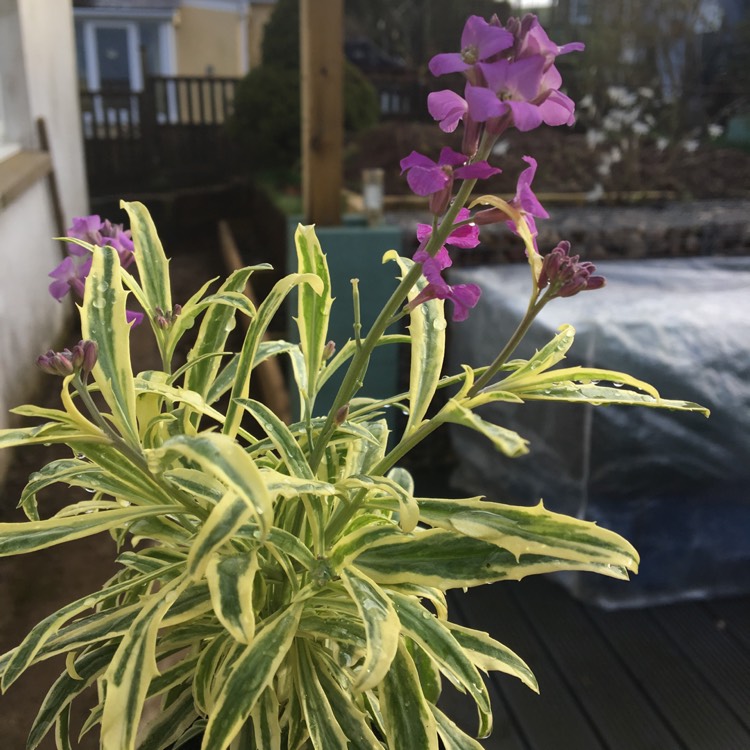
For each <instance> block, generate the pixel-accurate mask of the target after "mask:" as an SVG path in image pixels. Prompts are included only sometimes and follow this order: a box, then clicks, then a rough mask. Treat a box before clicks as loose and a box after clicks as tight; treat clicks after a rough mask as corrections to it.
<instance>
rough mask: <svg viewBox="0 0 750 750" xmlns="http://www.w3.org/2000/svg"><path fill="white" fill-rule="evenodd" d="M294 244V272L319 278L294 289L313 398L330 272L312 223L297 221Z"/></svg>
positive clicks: (325, 323)
mask: <svg viewBox="0 0 750 750" xmlns="http://www.w3.org/2000/svg"><path fill="white" fill-rule="evenodd" d="M294 244H295V247H296V249H297V270H298V272H299V273H300V274H313V275H315V276H316V277H317V278H318V279H320V285H319V289H317V290H316V289H313V287H311V286H307V285H305V286H302V287H300V288H299V290H298V292H297V295H298V296H297V328H298V329H299V336H300V348H301V349H302V353H303V354H304V356H305V365H306V368H305V369H306V370H307V382H308V392H309V396H310V397H311V398H314V397H315V393H316V388H317V386H316V379H317V375H318V371H319V370H320V367H321V365H322V364H323V349H324V348H325V345H326V341H327V337H328V320H329V318H330V315H331V305H332V304H333V297H332V296H331V276H330V274H329V272H328V263H327V262H326V256H325V255H324V254H323V250H322V248H321V247H320V242H319V241H318V238H317V237H316V235H315V227H314V226H303V225H302V224H299V225H298V226H297V230H296V231H295V233H294ZM305 416H311V415H305Z"/></svg>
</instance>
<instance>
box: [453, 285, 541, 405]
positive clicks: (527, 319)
mask: <svg viewBox="0 0 750 750" xmlns="http://www.w3.org/2000/svg"><path fill="white" fill-rule="evenodd" d="M548 301H549V298H548V296H547V295H544V296H543V297H542V298H541V299H539V297H538V295H532V296H531V299H530V300H529V306H528V307H527V308H526V314H525V315H524V316H523V319H522V320H521V322H520V323H519V324H518V328H516V330H515V332H514V333H513V335H512V336H511V337H510V338H509V339H508V343H507V344H505V346H504V347H503V349H502V351H501V352H500V354H498V355H497V357H495V359H494V360H493V362H492V364H491V365H490V366H489V367H488V368H487V369H486V370H485V371H484V373H483V374H482V375H481V376H480V377H479V379H478V380H477V381H476V382H475V383H474V385H473V386H472V387H471V388H470V390H469V392H468V393H467V397H468V398H472V397H473V396H476V395H477V393H479V391H480V390H482V388H484V387H485V386H486V385H488V384H489V382H490V381H491V380H492V378H494V377H495V375H497V373H498V372H500V368H501V367H502V366H503V365H504V364H505V363H506V362H507V361H508V358H509V357H510V355H511V354H513V352H514V351H515V350H516V347H517V346H518V345H519V344H520V343H521V340H522V339H523V337H524V336H525V335H526V332H527V331H528V330H529V327H530V326H531V324H532V323H533V322H534V318H536V316H537V315H539V313H540V312H541V310H542V308H543V307H544V306H545V305H546V304H547V302H548Z"/></svg>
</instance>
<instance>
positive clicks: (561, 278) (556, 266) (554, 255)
mask: <svg viewBox="0 0 750 750" xmlns="http://www.w3.org/2000/svg"><path fill="white" fill-rule="evenodd" d="M595 271H596V266H595V265H594V264H593V263H589V262H588V261H581V260H580V256H578V255H570V242H568V241H566V240H563V241H562V242H560V243H559V244H558V245H557V247H555V248H554V249H553V250H551V251H550V252H549V253H548V254H547V255H546V256H545V258H544V261H543V263H542V270H541V271H540V273H539V279H538V280H537V287H538V288H539V289H540V290H542V289H544V288H546V287H547V286H549V292H548V295H549V298H550V299H552V298H554V297H572V296H573V295H574V294H578V292H583V291H587V290H593V289H601V288H602V287H603V286H604V284H605V283H606V282H605V279H604V277H603V276H594V275H593V274H594V272H595Z"/></svg>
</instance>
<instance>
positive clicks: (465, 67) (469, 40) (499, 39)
mask: <svg viewBox="0 0 750 750" xmlns="http://www.w3.org/2000/svg"><path fill="white" fill-rule="evenodd" d="M513 42H514V37H513V34H511V33H510V32H509V31H506V30H505V29H503V28H502V27H501V26H499V25H494V24H490V23H487V21H485V20H484V18H482V17H481V16H469V18H468V19H467V21H466V24H465V25H464V30H463V33H462V34H461V51H460V52H447V53H444V54H441V55H435V57H433V58H432V60H430V64H429V68H430V72H431V73H432V75H434V76H442V75H445V74H446V73H466V75H467V77H469V79H470V80H471V79H472V77H473V76H472V74H473V69H474V66H475V65H476V64H477V63H478V62H482V61H484V60H487V59H489V58H490V57H493V56H494V55H497V54H498V53H499V52H502V51H503V50H505V49H507V48H508V47H510V46H511V45H512V44H513Z"/></svg>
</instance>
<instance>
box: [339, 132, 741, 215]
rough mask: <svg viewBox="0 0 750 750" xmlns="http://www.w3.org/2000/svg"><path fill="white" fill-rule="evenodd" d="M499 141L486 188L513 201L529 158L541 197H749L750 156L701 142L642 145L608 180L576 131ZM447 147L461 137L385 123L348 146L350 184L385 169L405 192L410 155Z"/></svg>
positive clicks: (396, 190) (390, 186)
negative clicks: (404, 169)
mask: <svg viewBox="0 0 750 750" xmlns="http://www.w3.org/2000/svg"><path fill="white" fill-rule="evenodd" d="M501 143H502V144H503V148H506V147H507V149H506V150H505V151H504V153H496V155H494V156H493V157H492V158H491V160H490V161H491V163H492V164H493V165H494V166H497V167H500V168H501V169H502V170H503V173H502V174H500V175H498V176H496V177H494V178H492V179H490V180H487V181H485V182H483V183H481V185H482V187H481V189H482V190H483V191H484V192H487V193H496V194H501V195H502V194H511V195H512V194H513V193H514V192H515V189H516V180H517V178H518V174H519V172H520V171H521V170H522V169H524V168H525V167H526V164H525V163H524V162H523V161H522V160H521V157H522V156H525V155H529V156H533V157H534V158H535V159H536V160H537V162H538V164H539V167H538V171H537V174H536V178H535V181H534V189H535V191H536V192H538V193H588V192H590V191H591V190H593V189H594V187H595V185H596V184H597V183H599V184H601V186H602V189H603V190H604V191H605V192H606V193H610V194H612V193H615V194H616V193H632V192H646V193H656V192H661V193H665V194H667V195H668V196H669V197H673V198H676V199H679V200H686V199H702V198H741V197H747V196H748V195H750V153H748V152H746V151H742V150H739V149H736V148H722V147H719V146H716V145H712V144H703V145H701V146H699V147H698V148H697V149H696V150H695V151H692V152H690V151H687V150H686V149H685V148H684V147H683V146H681V145H673V146H670V147H668V148H666V149H663V150H659V149H658V148H657V147H656V145H655V144H654V143H650V144H649V143H642V144H641V145H640V146H639V147H637V148H632V149H630V150H623V152H622V156H623V158H622V161H620V162H619V163H617V164H614V165H613V166H612V167H611V170H610V174H609V175H601V174H599V172H598V171H597V167H598V165H599V164H600V161H601V155H602V152H603V151H604V150H606V148H607V147H606V146H600V147H599V148H598V149H597V150H592V149H590V148H589V147H588V146H587V144H586V137H585V135H583V134H581V133H578V132H576V131H575V130H570V129H568V128H539V129H538V130H534V131H531V132H529V133H519V132H517V131H509V132H508V133H507V134H506V135H505V136H503V137H502V138H501ZM444 146H451V147H452V148H454V149H456V150H460V148H461V142H460V138H459V136H458V134H454V135H453V136H446V134H445V133H443V132H442V131H441V130H440V129H439V128H438V127H436V126H435V125H432V124H423V123H394V122H387V123H383V124H380V125H378V126H377V127H375V128H373V129H371V130H368V131H367V132H366V133H364V134H362V135H361V136H360V137H359V138H358V139H357V140H356V141H354V142H353V143H352V144H350V147H349V152H348V159H347V167H346V179H347V184H348V185H349V187H350V188H351V189H353V190H359V189H360V180H361V172H362V169H364V168H370V167H381V168H383V169H384V170H385V184H386V193H387V194H388V195H398V194H407V193H408V192H409V187H408V185H407V184H406V180H405V179H404V177H403V176H401V175H400V168H399V162H400V160H401V159H403V158H404V157H405V156H407V155H408V154H409V153H411V151H412V150H415V151H419V152H420V153H424V154H426V155H428V156H430V157H431V158H436V157H437V156H438V154H439V153H440V149H441V148H443V147H444ZM629 197H632V196H629Z"/></svg>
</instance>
